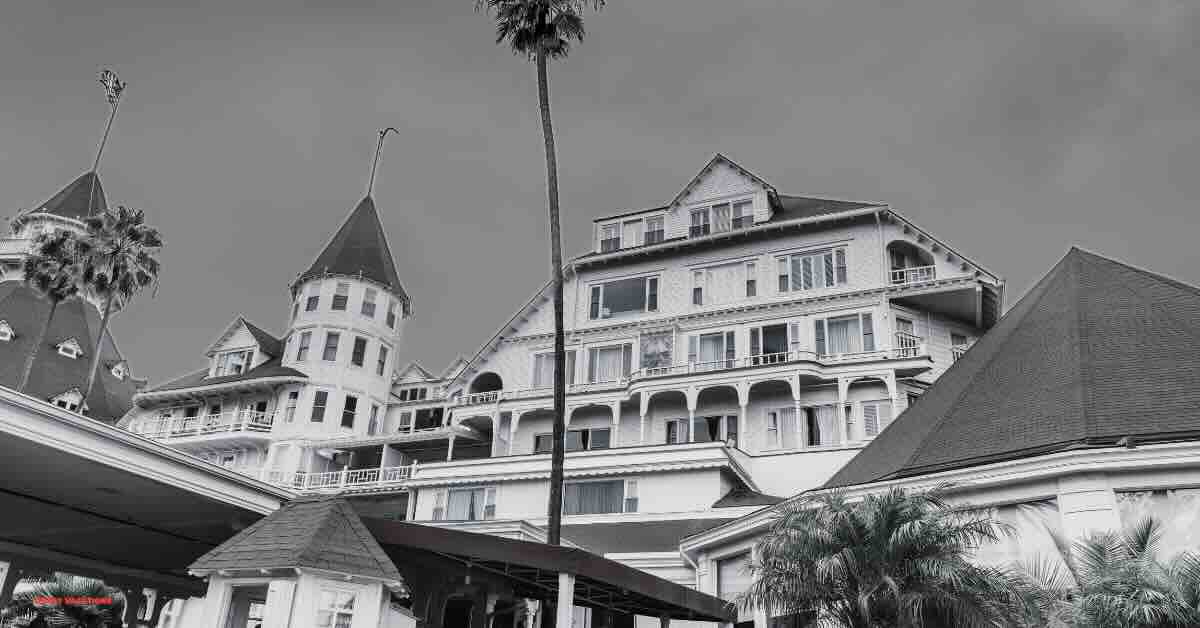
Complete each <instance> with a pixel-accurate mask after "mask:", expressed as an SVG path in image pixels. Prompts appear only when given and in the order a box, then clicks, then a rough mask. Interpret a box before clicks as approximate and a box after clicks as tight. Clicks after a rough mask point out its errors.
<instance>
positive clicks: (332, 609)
mask: <svg viewBox="0 0 1200 628" xmlns="http://www.w3.org/2000/svg"><path fill="white" fill-rule="evenodd" d="M353 623H354V594H353V593H350V592H349V591H331V590H329V589H321V597H320V598H319V599H318V600H317V628H350V625H351V624H353Z"/></svg>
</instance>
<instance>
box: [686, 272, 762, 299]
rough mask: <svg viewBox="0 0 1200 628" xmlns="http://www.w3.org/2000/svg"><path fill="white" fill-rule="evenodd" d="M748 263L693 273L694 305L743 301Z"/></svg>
mask: <svg viewBox="0 0 1200 628" xmlns="http://www.w3.org/2000/svg"><path fill="white" fill-rule="evenodd" d="M753 277H754V275H753V274H752V273H751V274H749V275H748V274H747V263H746V262H734V263H731V264H721V265H719V266H710V267H708V268H703V269H699V270H693V271H692V304H693V305H718V304H722V303H733V302H736V301H741V300H742V299H744V298H745V297H746V296H747V295H746V291H747V288H746V285H747V283H746V280H747V279H751V278H753Z"/></svg>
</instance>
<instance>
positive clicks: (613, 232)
mask: <svg viewBox="0 0 1200 628" xmlns="http://www.w3.org/2000/svg"><path fill="white" fill-rule="evenodd" d="M620 248H621V225H619V224H611V225H604V226H603V227H600V252H601V253H608V252H610V251H616V250H617V249H620Z"/></svg>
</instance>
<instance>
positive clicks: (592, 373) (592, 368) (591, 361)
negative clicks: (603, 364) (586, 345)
mask: <svg viewBox="0 0 1200 628" xmlns="http://www.w3.org/2000/svg"><path fill="white" fill-rule="evenodd" d="M596 354H597V352H596V350H595V349H588V381H589V382H594V381H596Z"/></svg>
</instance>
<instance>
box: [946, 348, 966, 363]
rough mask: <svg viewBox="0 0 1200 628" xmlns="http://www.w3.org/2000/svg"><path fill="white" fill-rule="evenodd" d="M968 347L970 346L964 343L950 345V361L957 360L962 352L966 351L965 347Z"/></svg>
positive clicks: (961, 355)
mask: <svg viewBox="0 0 1200 628" xmlns="http://www.w3.org/2000/svg"><path fill="white" fill-rule="evenodd" d="M969 348H970V347H968V346H966V345H956V346H953V347H950V359H951V361H953V362H958V359H959V358H961V357H963V354H965V353H966V352H967V349H969Z"/></svg>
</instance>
